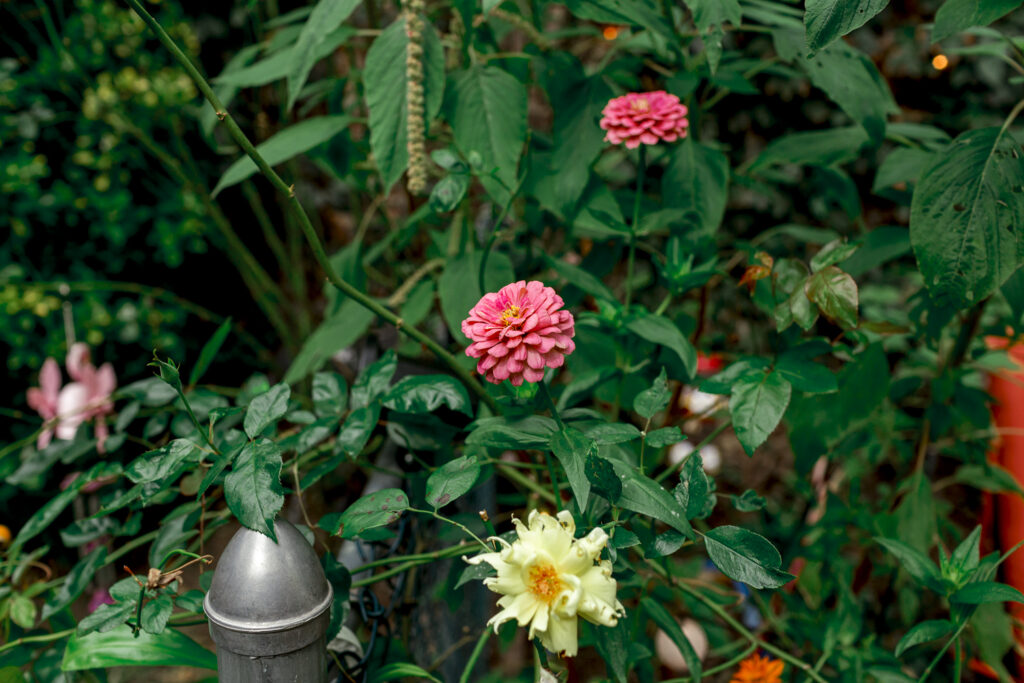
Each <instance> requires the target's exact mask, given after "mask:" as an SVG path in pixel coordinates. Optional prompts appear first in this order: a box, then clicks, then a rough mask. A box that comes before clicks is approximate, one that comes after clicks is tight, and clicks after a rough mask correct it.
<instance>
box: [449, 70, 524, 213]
mask: <svg viewBox="0 0 1024 683" xmlns="http://www.w3.org/2000/svg"><path fill="white" fill-rule="evenodd" d="M445 112H446V116H447V117H448V121H449V122H450V123H451V125H452V131H453V133H454V134H455V145H456V146H457V147H458V148H459V149H460V150H461V151H462V153H463V155H465V156H469V155H470V154H471V153H473V152H476V153H477V154H479V155H480V159H481V164H482V165H481V167H480V169H479V171H480V182H481V183H483V186H484V187H485V188H486V189H487V192H488V193H489V194H490V195H491V196H492V197H494V198H495V199H497V200H498V201H501V202H504V201H506V200H507V199H508V196H509V189H510V188H513V187H514V186H515V185H516V178H517V177H518V168H519V157H520V156H521V155H522V153H523V143H524V142H525V141H526V86H525V85H523V84H522V83H521V82H520V81H519V79H517V78H516V77H515V76H513V75H512V74H510V73H508V72H507V71H504V70H503V69H499V68H498V67H496V66H480V65H475V66H471V67H470V68H468V69H466V70H464V71H461V72H459V73H456V74H454V75H453V76H452V81H451V85H450V87H449V88H448V93H447V95H446V97H445ZM495 178H497V180H495Z"/></svg>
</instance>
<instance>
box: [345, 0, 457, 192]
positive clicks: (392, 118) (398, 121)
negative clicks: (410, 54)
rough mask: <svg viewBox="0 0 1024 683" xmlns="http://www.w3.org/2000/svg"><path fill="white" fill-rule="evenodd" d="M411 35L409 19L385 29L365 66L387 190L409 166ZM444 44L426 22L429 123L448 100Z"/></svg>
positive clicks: (373, 136) (373, 139) (373, 134)
mask: <svg viewBox="0 0 1024 683" xmlns="http://www.w3.org/2000/svg"><path fill="white" fill-rule="evenodd" d="M408 46H409V38H408V36H407V35H406V29H405V19H404V18H399V19H397V20H395V21H394V22H393V23H392V24H391V25H390V26H388V27H387V28H386V29H384V31H383V33H381V34H380V35H379V36H377V38H376V39H375V40H374V41H373V43H372V44H371V45H370V49H369V51H368V52H367V53H366V66H365V67H364V69H363V84H364V86H365V88H366V91H365V92H366V104H367V106H368V107H369V109H370V148H371V149H372V150H373V158H374V161H375V162H376V163H377V168H378V169H379V170H380V175H381V179H382V180H383V181H384V191H385V193H387V192H390V191H391V187H392V186H393V185H394V184H395V182H397V181H398V179H399V178H401V177H402V173H404V172H405V168H406V166H408V165H409V152H408V150H407V147H406V144H407V142H408V132H407V129H406V124H407V123H408V121H407V119H408V113H407V111H408V109H407V102H406V99H405V97H406V92H405V64H406V52H407V51H408ZM444 76H445V74H444V48H443V47H442V46H441V39H440V38H438V36H437V31H436V30H435V29H434V27H433V25H432V24H431V23H430V22H424V27H423V89H424V93H425V94H424V96H425V104H426V111H425V117H426V121H425V122H424V123H425V125H426V126H427V127H428V128H429V127H430V122H431V121H433V120H434V118H435V117H436V116H437V113H438V111H440V109H441V102H442V101H443V100H444Z"/></svg>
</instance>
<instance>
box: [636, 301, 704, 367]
mask: <svg viewBox="0 0 1024 683" xmlns="http://www.w3.org/2000/svg"><path fill="white" fill-rule="evenodd" d="M626 327H627V328H628V329H629V331H630V332H632V333H633V334H636V335H638V336H640V337H642V338H644V339H646V340H647V341H649V342H654V343H655V344H661V345H662V346H665V347H668V348H669V349H671V350H673V351H675V352H676V355H677V356H679V360H680V361H681V362H682V364H683V368H684V369H685V370H686V374H687V375H688V376H690V377H693V376H694V375H696V374H697V350H696V349H694V348H693V344H691V343H690V340H689V339H687V338H686V335H684V334H683V332H682V330H680V329H679V327H678V326H677V325H676V324H675V323H674V322H672V321H671V320H669V319H668V318H666V317H664V316H660V315H655V314H654V313H643V314H641V315H638V316H636V317H635V318H633V319H632V320H630V321H629V322H628V323H626Z"/></svg>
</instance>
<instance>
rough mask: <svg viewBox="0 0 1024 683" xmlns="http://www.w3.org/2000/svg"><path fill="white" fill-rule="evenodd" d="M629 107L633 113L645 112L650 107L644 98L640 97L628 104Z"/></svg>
mask: <svg viewBox="0 0 1024 683" xmlns="http://www.w3.org/2000/svg"><path fill="white" fill-rule="evenodd" d="M629 106H630V108H631V109H632V110H633V111H647V110H648V109H650V108H651V105H650V104H649V103H648V102H647V98H646V97H640V98H637V99H635V100H633V102H632V103H630V105H629Z"/></svg>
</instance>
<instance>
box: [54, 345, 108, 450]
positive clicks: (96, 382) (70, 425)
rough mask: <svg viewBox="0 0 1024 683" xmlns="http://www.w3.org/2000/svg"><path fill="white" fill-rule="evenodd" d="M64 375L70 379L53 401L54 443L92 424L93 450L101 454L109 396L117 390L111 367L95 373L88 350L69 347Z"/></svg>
mask: <svg viewBox="0 0 1024 683" xmlns="http://www.w3.org/2000/svg"><path fill="white" fill-rule="evenodd" d="M67 368H68V374H69V375H71V378H72V379H74V380H75V381H74V382H70V383H69V384H67V385H66V386H65V387H64V388H63V389H61V391H60V395H59V396H58V397H57V414H58V415H59V416H60V417H59V422H58V423H57V438H58V439H73V438H75V432H76V431H77V430H78V425H80V424H82V423H83V422H85V421H86V420H95V421H96V439H97V441H98V443H97V445H96V448H97V450H98V451H99V452H100V453H103V452H104V451H103V444H104V442H106V440H107V435H108V434H109V433H110V432H109V430H108V429H107V420H106V416H107V415H109V414H111V413H112V412H114V404H113V402H112V401H111V400H110V395H111V394H113V393H114V389H116V388H117V377H115V375H114V367H113V366H112V365H111V364H110V363H104V364H103V365H102V366H100V368H99V369H97V368H96V367H95V366H94V365H93V364H92V361H91V360H90V357H89V347H88V346H86V345H85V344H82V343H78V344H72V345H71V349H70V350H69V351H68V358H67Z"/></svg>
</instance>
